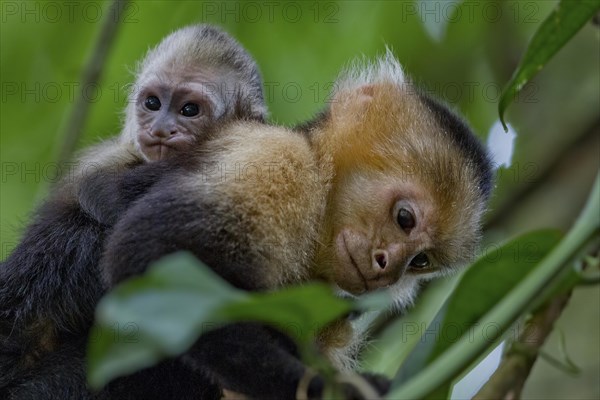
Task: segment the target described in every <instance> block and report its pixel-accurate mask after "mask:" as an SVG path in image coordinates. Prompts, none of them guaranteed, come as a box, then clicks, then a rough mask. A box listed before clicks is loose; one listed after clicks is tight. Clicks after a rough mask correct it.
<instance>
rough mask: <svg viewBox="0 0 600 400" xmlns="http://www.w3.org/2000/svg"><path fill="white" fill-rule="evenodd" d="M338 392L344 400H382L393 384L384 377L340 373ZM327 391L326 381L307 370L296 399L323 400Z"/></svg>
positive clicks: (336, 382)
mask: <svg viewBox="0 0 600 400" xmlns="http://www.w3.org/2000/svg"><path fill="white" fill-rule="evenodd" d="M335 385H336V390H337V391H338V392H341V394H342V396H343V397H342V398H343V399H344V400H373V399H380V398H382V396H384V395H385V394H387V393H388V392H389V390H390V386H391V382H390V380H389V379H388V378H386V377H385V376H383V375H378V374H370V373H362V374H356V373H352V372H345V373H340V374H338V375H337V376H336V377H335ZM324 391H325V381H324V379H323V378H322V377H321V376H318V375H315V373H314V372H312V371H310V370H307V372H306V374H305V375H304V377H303V378H302V380H301V381H300V384H299V385H298V392H297V393H296V398H297V399H299V400H313V399H317V400H321V399H323V394H324Z"/></svg>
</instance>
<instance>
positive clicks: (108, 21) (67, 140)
mask: <svg viewBox="0 0 600 400" xmlns="http://www.w3.org/2000/svg"><path fill="white" fill-rule="evenodd" d="M127 1H128V0H114V1H113V3H112V4H111V5H110V7H109V9H108V14H107V15H106V17H105V18H104V21H103V25H102V27H101V29H100V35H99V37H98V40H97V42H96V45H95V46H94V50H93V52H92V55H91V57H90V59H89V61H88V63H87V65H86V66H85V69H84V71H83V76H82V78H81V87H82V88H86V87H90V86H91V85H93V84H95V83H97V82H98V81H99V80H100V77H101V75H102V71H103V67H104V63H105V61H106V59H107V55H108V52H109V51H110V49H111V46H112V43H113V41H114V38H115V36H116V33H117V30H118V28H119V25H120V24H119V22H120V20H121V16H122V15H123V11H124V10H125V7H126V6H127ZM89 109H90V103H89V102H88V100H87V99H86V97H85V96H84V95H83V92H82V91H81V92H79V93H78V95H77V98H76V99H75V101H74V103H73V109H72V111H71V114H70V115H69V119H68V121H67V124H66V128H65V134H64V138H63V143H62V146H61V149H60V155H59V157H58V163H59V164H62V163H65V162H67V161H69V159H70V158H71V156H72V154H73V151H74V150H75V147H76V146H77V142H78V141H79V138H80V137H81V134H82V132H83V127H84V125H85V120H86V118H87V115H88V112H89Z"/></svg>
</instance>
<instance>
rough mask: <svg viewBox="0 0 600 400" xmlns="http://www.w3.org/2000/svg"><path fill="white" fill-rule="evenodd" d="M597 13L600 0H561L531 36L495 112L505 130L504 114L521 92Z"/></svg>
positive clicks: (599, 7)
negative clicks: (498, 115)
mask: <svg viewBox="0 0 600 400" xmlns="http://www.w3.org/2000/svg"><path fill="white" fill-rule="evenodd" d="M598 10H600V0H580V1H573V0H561V1H560V3H558V5H557V6H556V9H554V11H552V13H551V14H550V15H549V16H548V18H546V20H545V21H544V22H543V23H542V25H541V26H540V27H539V29H538V30H537V32H536V33H535V34H534V35H533V38H532V39H531V42H530V43H529V46H528V48H527V51H526V52H525V56H524V57H523V59H522V60H521V63H520V64H519V67H517V69H516V71H515V72H514V74H513V76H512V78H511V80H510V82H509V83H508V85H507V86H506V88H505V89H504V91H503V92H502V97H501V98H500V103H499V104H498V113H499V114H500V121H502V126H503V127H504V130H505V131H508V128H507V126H506V122H505V121H504V112H505V110H506V108H507V107H508V105H509V104H510V103H511V102H512V101H513V99H514V98H515V97H516V96H517V94H518V93H519V92H520V91H521V89H522V88H523V87H524V86H525V84H526V83H527V82H529V80H531V78H533V77H534V76H535V75H536V74H537V73H538V72H539V71H540V70H541V69H542V68H543V67H544V65H545V64H546V63H547V62H548V61H549V60H550V59H551V58H552V57H553V56H554V55H555V54H556V53H557V52H558V51H559V50H560V49H561V48H562V47H563V46H564V45H565V43H567V42H568V41H569V39H571V38H572V37H573V36H574V35H575V34H576V33H577V32H578V31H579V30H580V29H581V28H582V27H583V26H584V25H585V24H586V23H587V22H588V21H589V20H590V19H591V18H592V17H593V16H594V14H596V12H598Z"/></svg>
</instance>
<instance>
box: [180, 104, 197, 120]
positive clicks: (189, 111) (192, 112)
mask: <svg viewBox="0 0 600 400" xmlns="http://www.w3.org/2000/svg"><path fill="white" fill-rule="evenodd" d="M199 113H200V109H199V108H198V104H194V103H187V104H186V105H184V106H183V108H182V109H181V115H183V116H184V117H194V116H196V115H198V114H199Z"/></svg>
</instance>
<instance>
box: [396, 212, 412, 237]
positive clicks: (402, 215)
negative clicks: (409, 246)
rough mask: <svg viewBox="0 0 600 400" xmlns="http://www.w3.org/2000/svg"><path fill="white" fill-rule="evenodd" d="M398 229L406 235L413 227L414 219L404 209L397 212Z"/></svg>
mask: <svg viewBox="0 0 600 400" xmlns="http://www.w3.org/2000/svg"><path fill="white" fill-rule="evenodd" d="M396 219H397V221H398V225H400V228H402V230H403V231H404V232H406V233H408V232H410V230H411V229H412V228H414V227H415V217H414V216H413V215H412V213H411V212H410V211H408V210H407V209H406V208H401V209H400V210H399V211H398V217H397V218H396Z"/></svg>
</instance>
